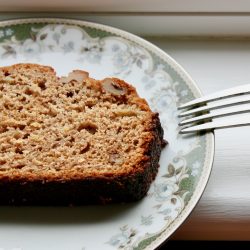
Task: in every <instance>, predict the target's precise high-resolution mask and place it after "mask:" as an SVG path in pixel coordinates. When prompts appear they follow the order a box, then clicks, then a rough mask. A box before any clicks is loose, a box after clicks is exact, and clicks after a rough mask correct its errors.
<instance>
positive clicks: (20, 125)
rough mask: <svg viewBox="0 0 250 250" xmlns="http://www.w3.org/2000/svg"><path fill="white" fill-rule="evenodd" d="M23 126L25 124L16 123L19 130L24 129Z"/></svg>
mask: <svg viewBox="0 0 250 250" xmlns="http://www.w3.org/2000/svg"><path fill="white" fill-rule="evenodd" d="M25 127H26V125H24V124H18V128H19V129H20V130H24V129H25Z"/></svg>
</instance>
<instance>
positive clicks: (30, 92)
mask: <svg viewBox="0 0 250 250" xmlns="http://www.w3.org/2000/svg"><path fill="white" fill-rule="evenodd" d="M24 94H26V95H32V94H33V91H32V90H31V89H30V88H26V89H25V91H24Z"/></svg>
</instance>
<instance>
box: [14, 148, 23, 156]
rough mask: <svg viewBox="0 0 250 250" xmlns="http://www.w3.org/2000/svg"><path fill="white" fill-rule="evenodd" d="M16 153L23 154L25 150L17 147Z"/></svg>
mask: <svg viewBox="0 0 250 250" xmlns="http://www.w3.org/2000/svg"><path fill="white" fill-rule="evenodd" d="M15 153H16V154H20V155H22V154H23V150H22V149H21V148H16V149H15Z"/></svg>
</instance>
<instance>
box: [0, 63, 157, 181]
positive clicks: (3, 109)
mask: <svg viewBox="0 0 250 250" xmlns="http://www.w3.org/2000/svg"><path fill="white" fill-rule="evenodd" d="M156 117H157V119H158V115H157V114H155V113H153V112H152V111H151V110H150V108H149V106H148V104H147V103H146V101H145V100H144V99H142V98H140V97H139V96H138V95H137V93H136V90H135V89H134V88H133V87H132V86H131V85H129V84H127V83H125V82H124V81H122V80H119V79H117V78H106V79H104V80H101V81H99V80H94V79H92V78H90V77H89V76H88V73H87V72H85V71H81V70H75V71H73V72H71V73H70V74H69V75H68V76H66V77H61V78H58V77H57V76H56V73H55V71H54V70H53V69H52V68H51V67H47V66H41V65H36V64H16V65H13V66H10V67H3V68H0V179H5V180H6V179H8V180H11V179H13V180H18V179H19V180H44V181H50V180H77V179H78V180H79V179H84V178H89V177H91V178H93V177H95V178H103V177H105V178H109V177H114V176H123V175H128V174H132V175H133V173H135V172H143V170H144V167H145V166H144V165H145V163H146V162H147V161H148V158H149V157H150V154H149V152H148V151H149V150H150V147H152V142H154V143H158V144H161V143H162V135H161V136H160V137H161V138H160V137H159V135H156V132H155V130H156V128H155V127H156V122H155V120H156ZM156 136H158V137H159V138H158V137H157V138H156ZM157 160H158V159H157ZM154 164H157V163H154Z"/></svg>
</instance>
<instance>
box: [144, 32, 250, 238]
mask: <svg viewBox="0 0 250 250" xmlns="http://www.w3.org/2000/svg"><path fill="white" fill-rule="evenodd" d="M146 39H147V40H150V41H151V42H153V43H154V44H156V45H157V46H159V47H160V48H162V49H163V50H165V51H166V52H167V53H168V54H169V55H170V56H172V57H173V58H174V59H175V60H176V61H177V62H179V63H180V64H181V65H182V66H183V67H184V68H185V69H186V71H187V72H188V73H189V74H190V75H191V76H192V78H193V79H194V80H195V81H196V83H197V84H198V86H199V87H200V89H201V91H202V92H203V94H208V93H213V92H215V91H218V90H222V89H226V88H229V87H233V86H237V85H241V84H249V83H250V40H246V39H245V40H243V39H237V40H227V39H222V40H217V39H203V40H199V39H195V40H186V39H170V38H155V37H154V38H153V37H147V38H146ZM172 238H173V239H188V240H190V239H192V240H250V127H241V128H231V129H224V130H217V131H215V157H214V164H213V169H212V173H211V177H210V180H209V182H208V185H207V187H206V189H205V192H204V194H203V196H202V198H201V200H200V201H199V203H198V205H197V206H196V208H195V209H194V211H193V212H192V214H191V215H190V216H189V218H188V219H187V220H186V221H185V223H184V224H183V225H182V226H181V227H180V228H179V229H178V230H177V232H176V233H175V234H174V235H173V237H172Z"/></svg>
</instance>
